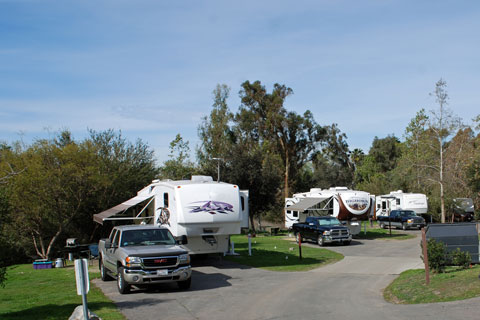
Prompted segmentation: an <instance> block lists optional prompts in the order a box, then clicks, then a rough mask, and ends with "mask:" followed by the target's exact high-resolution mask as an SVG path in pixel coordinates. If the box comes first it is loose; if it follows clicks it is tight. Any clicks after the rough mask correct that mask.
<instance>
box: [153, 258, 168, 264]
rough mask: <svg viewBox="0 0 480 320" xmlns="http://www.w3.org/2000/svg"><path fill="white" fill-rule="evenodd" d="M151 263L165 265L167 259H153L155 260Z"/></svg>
mask: <svg viewBox="0 0 480 320" xmlns="http://www.w3.org/2000/svg"><path fill="white" fill-rule="evenodd" d="M153 262H155V263H165V262H167V259H155V260H153Z"/></svg>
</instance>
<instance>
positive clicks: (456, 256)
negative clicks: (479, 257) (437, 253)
mask: <svg viewBox="0 0 480 320" xmlns="http://www.w3.org/2000/svg"><path fill="white" fill-rule="evenodd" d="M449 256H450V259H451V262H452V264H453V265H454V266H459V267H461V268H462V269H467V268H468V267H469V266H470V262H471V261H472V257H471V256H470V253H469V252H467V251H462V250H460V248H457V249H456V250H454V251H451V252H450V254H449Z"/></svg>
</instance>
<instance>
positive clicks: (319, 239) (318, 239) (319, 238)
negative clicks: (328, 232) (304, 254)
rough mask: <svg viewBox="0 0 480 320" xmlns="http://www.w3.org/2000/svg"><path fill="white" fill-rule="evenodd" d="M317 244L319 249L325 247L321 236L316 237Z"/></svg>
mask: <svg viewBox="0 0 480 320" xmlns="http://www.w3.org/2000/svg"><path fill="white" fill-rule="evenodd" d="M317 244H318V245H319V246H320V247H323V246H324V245H325V241H323V237H322V235H321V234H319V235H318V238H317Z"/></svg>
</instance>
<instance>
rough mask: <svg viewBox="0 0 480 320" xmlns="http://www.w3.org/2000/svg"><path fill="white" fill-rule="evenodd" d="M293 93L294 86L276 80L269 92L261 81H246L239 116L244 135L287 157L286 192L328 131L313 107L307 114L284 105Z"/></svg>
mask: <svg viewBox="0 0 480 320" xmlns="http://www.w3.org/2000/svg"><path fill="white" fill-rule="evenodd" d="M292 94H293V90H292V89H291V88H288V87H286V86H285V85H280V84H274V86H273V90H272V92H271V93H268V92H267V90H266V89H265V87H264V86H263V85H262V84H261V83H260V81H255V82H253V83H250V82H249V81H245V82H244V83H243V84H242V90H241V91H240V98H241V101H242V105H241V107H240V110H239V114H238V116H237V117H236V119H237V122H238V121H242V122H243V123H242V124H240V128H242V129H243V133H242V135H244V136H249V138H250V139H253V140H256V141H258V143H259V144H261V145H263V146H266V147H267V148H269V149H271V150H272V152H277V153H278V154H279V155H280V157H281V158H282V161H283V167H284V168H283V169H284V183H283V184H284V185H283V190H284V196H285V197H288V196H289V195H290V193H291V191H290V189H291V185H292V184H294V181H295V178H296V174H297V171H298V169H299V168H301V167H302V166H303V165H304V164H305V163H306V162H307V161H309V160H310V159H311V156H312V155H313V152H314V151H315V148H316V143H317V142H319V141H320V140H321V139H322V138H323V135H324V134H325V132H324V128H322V127H321V126H319V125H318V124H317V123H316V122H315V120H314V118H313V115H312V113H311V112H310V111H308V110H307V111H305V113H304V114H303V116H300V115H298V114H296V113H295V112H288V111H287V110H286V108H285V107H284V104H285V100H286V98H287V97H288V96H290V95H292Z"/></svg>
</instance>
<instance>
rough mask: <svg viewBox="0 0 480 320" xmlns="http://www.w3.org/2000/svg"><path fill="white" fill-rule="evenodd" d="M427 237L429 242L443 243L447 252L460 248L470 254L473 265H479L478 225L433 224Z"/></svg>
mask: <svg viewBox="0 0 480 320" xmlns="http://www.w3.org/2000/svg"><path fill="white" fill-rule="evenodd" d="M426 235H427V240H428V239H435V240H436V241H441V242H443V244H444V245H445V247H446V249H447V252H450V251H454V250H456V249H457V248H460V250H462V251H467V252H468V253H470V256H471V257H472V263H479V257H478V253H479V245H478V232H477V226H476V223H433V224H429V225H427V229H426Z"/></svg>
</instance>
